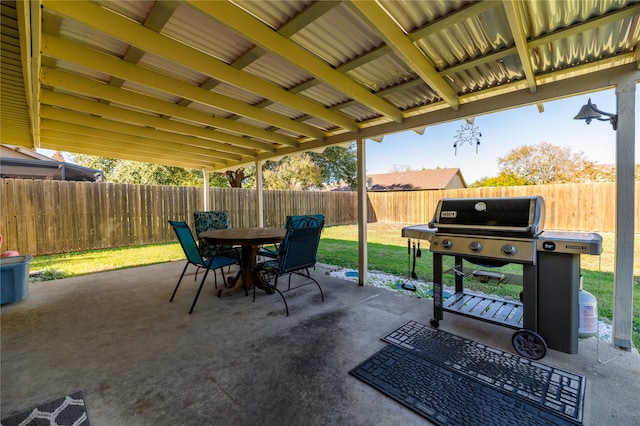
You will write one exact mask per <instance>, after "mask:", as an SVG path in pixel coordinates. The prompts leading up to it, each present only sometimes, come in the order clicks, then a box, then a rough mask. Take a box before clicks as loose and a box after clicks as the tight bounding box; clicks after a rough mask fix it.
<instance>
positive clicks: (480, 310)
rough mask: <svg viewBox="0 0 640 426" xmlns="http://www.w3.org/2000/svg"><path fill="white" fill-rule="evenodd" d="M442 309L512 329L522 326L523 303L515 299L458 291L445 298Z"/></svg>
mask: <svg viewBox="0 0 640 426" xmlns="http://www.w3.org/2000/svg"><path fill="white" fill-rule="evenodd" d="M442 309H443V310H445V311H448V312H453V313H456V314H458V315H464V316H467V317H470V318H475V319H479V320H482V321H486V322H491V323H495V324H500V325H504V326H507V327H510V328H514V329H520V328H523V323H522V321H523V314H524V311H523V305H522V303H520V302H516V301H511V300H504V299H497V298H494V297H488V296H485V295H479V294H475V293H464V292H459V293H454V294H453V295H452V296H451V297H449V298H448V299H446V300H445V301H444V303H443V304H442Z"/></svg>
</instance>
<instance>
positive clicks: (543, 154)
mask: <svg viewBox="0 0 640 426" xmlns="http://www.w3.org/2000/svg"><path fill="white" fill-rule="evenodd" d="M498 167H499V169H500V173H499V174H498V176H497V177H495V178H485V179H484V180H482V181H480V182H478V183H476V184H474V185H473V186H514V185H543V184H549V183H568V182H593V181H605V180H610V173H609V172H608V170H607V167H606V166H601V165H599V164H597V163H595V162H592V161H589V160H587V159H586V157H585V156H584V154H583V153H582V152H577V153H575V152H572V151H571V149H570V148H564V147H561V146H557V145H552V144H550V143H548V142H541V143H539V144H537V145H521V146H519V147H517V148H514V149H512V150H511V151H509V152H508V153H507V155H505V156H504V157H500V158H498Z"/></svg>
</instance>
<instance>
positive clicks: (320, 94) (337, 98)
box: [300, 83, 349, 106]
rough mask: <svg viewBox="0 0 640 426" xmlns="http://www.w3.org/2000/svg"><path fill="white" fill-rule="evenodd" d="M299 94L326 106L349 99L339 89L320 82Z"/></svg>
mask: <svg viewBox="0 0 640 426" xmlns="http://www.w3.org/2000/svg"><path fill="white" fill-rule="evenodd" d="M300 94H301V95H304V96H305V97H307V98H309V99H313V100H315V101H317V102H320V103H321V104H323V105H328V106H333V105H337V104H341V103H343V102H347V101H348V100H349V97H348V96H346V95H345V94H344V93H342V92H341V91H339V90H336V89H334V88H333V87H331V86H328V85H326V84H322V83H321V84H316V85H315V86H312V87H310V88H308V89H306V90H303V91H301V92H300Z"/></svg>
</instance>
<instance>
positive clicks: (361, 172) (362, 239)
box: [356, 138, 369, 286]
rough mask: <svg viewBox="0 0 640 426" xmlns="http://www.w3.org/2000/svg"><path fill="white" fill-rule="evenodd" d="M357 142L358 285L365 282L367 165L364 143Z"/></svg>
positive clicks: (360, 140) (360, 139) (359, 140)
mask: <svg viewBox="0 0 640 426" xmlns="http://www.w3.org/2000/svg"><path fill="white" fill-rule="evenodd" d="M356 144H357V149H358V150H357V157H358V158H357V167H358V285H361V286H363V285H364V284H365V283H366V282H367V270H368V268H369V264H368V259H367V167H366V166H367V165H366V163H367V162H366V158H367V155H366V149H365V147H366V143H365V139H364V138H359V139H358V140H357V141H356Z"/></svg>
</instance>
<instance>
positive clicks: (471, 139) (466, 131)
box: [453, 122, 482, 155]
mask: <svg viewBox="0 0 640 426" xmlns="http://www.w3.org/2000/svg"><path fill="white" fill-rule="evenodd" d="M481 137H482V133H481V132H480V131H479V129H478V127H477V126H474V125H473V122H471V123H466V124H463V125H462V126H460V130H456V135H455V136H454V139H455V142H454V143H453V149H454V152H455V155H457V154H458V147H459V146H462V145H464V144H465V143H468V144H469V145H474V144H475V146H476V154H477V153H478V146H480V138H481Z"/></svg>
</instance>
